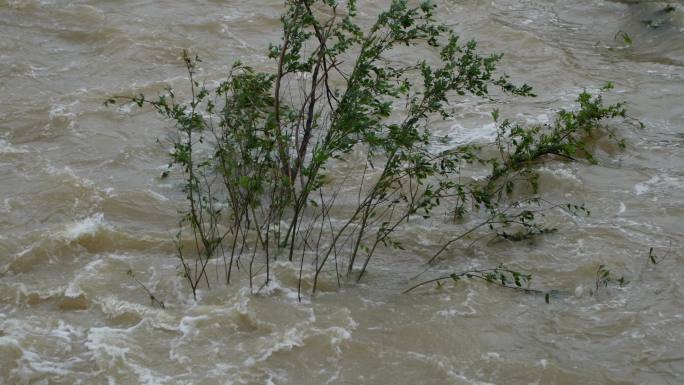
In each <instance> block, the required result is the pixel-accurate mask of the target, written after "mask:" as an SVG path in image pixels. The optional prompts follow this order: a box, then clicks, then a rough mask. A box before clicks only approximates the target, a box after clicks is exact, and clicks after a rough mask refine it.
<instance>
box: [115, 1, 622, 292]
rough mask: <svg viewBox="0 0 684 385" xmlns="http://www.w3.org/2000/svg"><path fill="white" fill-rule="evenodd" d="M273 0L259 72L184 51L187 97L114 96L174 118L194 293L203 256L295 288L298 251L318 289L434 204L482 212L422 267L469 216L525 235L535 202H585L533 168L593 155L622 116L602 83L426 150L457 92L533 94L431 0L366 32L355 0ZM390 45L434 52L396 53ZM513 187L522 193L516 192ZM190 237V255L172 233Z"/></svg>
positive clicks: (385, 17) (361, 267)
mask: <svg viewBox="0 0 684 385" xmlns="http://www.w3.org/2000/svg"><path fill="white" fill-rule="evenodd" d="M285 6H286V10H285V13H284V15H283V17H282V25H283V37H282V40H281V41H280V42H279V43H278V44H273V45H271V46H270V48H269V57H270V58H271V59H273V63H274V66H273V70H272V71H271V72H258V71H256V70H254V69H253V68H251V67H249V66H247V65H245V64H243V63H240V62H236V63H235V64H234V65H233V68H232V70H231V71H230V74H229V76H228V78H227V79H226V80H225V81H223V82H222V83H221V84H220V85H219V86H218V87H216V88H213V89H209V88H207V87H206V86H205V85H204V84H202V83H200V82H199V81H198V80H197V79H196V63H197V62H198V61H199V59H198V58H197V57H192V56H190V55H189V54H188V53H187V52H184V56H183V58H184V61H185V65H186V67H187V70H188V74H189V80H190V95H191V96H190V100H189V101H188V102H181V101H178V100H177V98H176V96H175V94H174V91H173V90H172V89H170V88H169V89H167V91H166V92H165V93H164V94H162V95H160V96H158V97H157V98H156V99H148V98H146V97H145V96H144V95H140V96H136V97H129V98H125V97H124V98H122V99H123V100H125V101H132V102H134V103H136V104H137V105H139V106H141V107H142V106H144V105H150V106H152V107H154V108H155V109H156V110H157V111H158V112H159V113H160V114H161V115H163V116H164V117H166V118H168V119H169V120H171V121H173V122H175V128H176V134H177V135H176V136H175V139H174V141H173V151H172V153H171V161H172V162H171V163H172V164H173V165H175V166H178V167H179V169H180V170H181V171H182V173H183V176H184V181H185V183H184V186H183V188H184V191H185V193H186V195H187V202H188V205H187V207H186V210H185V211H184V216H183V219H182V221H181V222H180V228H179V231H178V238H177V240H178V246H179V247H178V256H179V258H180V261H181V267H182V272H183V275H184V277H185V278H186V279H187V282H188V284H189V285H190V288H191V289H192V292H193V294H194V295H196V291H197V289H198V287H199V286H200V285H202V284H203V283H204V284H206V285H207V286H209V285H210V277H209V274H208V271H207V269H208V266H209V264H210V263H211V261H212V260H215V261H216V264H217V267H218V266H222V270H223V273H224V275H225V280H226V282H227V283H229V282H230V279H231V275H232V274H233V267H234V266H237V267H238V268H240V267H243V268H245V269H246V271H247V272H248V274H249V278H250V280H249V282H250V286H251V285H253V277H254V276H255V271H256V270H255V269H254V264H255V263H257V264H258V265H259V269H261V268H264V269H265V278H264V279H265V281H264V283H263V284H264V285H265V284H267V283H268V282H269V280H270V279H271V274H272V272H271V261H272V260H274V259H276V258H278V257H281V258H287V259H288V260H289V261H291V262H298V264H299V268H300V280H299V286H300V291H301V284H302V273H303V271H304V270H305V269H306V268H307V266H308V265H309V264H308V263H305V259H306V258H308V257H307V256H310V258H311V261H310V263H311V266H312V272H313V275H314V278H313V282H312V290H313V291H314V292H315V291H316V289H317V286H318V282H319V280H320V277H321V273H322V272H323V271H324V268H325V267H326V266H330V265H331V264H334V273H333V277H334V279H336V280H337V282H338V284H339V282H340V280H341V279H342V277H345V276H346V277H347V278H351V277H356V279H360V278H361V277H362V276H363V275H364V273H365V272H366V270H367V268H368V264H369V261H370V260H371V258H372V257H373V255H374V254H375V252H376V250H377V249H378V247H392V248H397V249H403V248H404V246H403V245H402V243H401V242H400V241H399V240H398V239H396V237H395V236H394V235H395V234H396V232H397V231H398V230H400V229H401V228H402V227H403V226H405V225H406V224H407V223H409V222H411V221H420V220H425V219H427V218H429V217H430V216H431V215H432V214H433V213H434V212H435V210H438V209H439V210H448V211H449V212H451V213H452V214H453V217H454V218H455V219H458V218H463V217H465V216H468V215H471V214H478V215H479V216H480V217H481V221H480V222H479V223H477V224H475V225H473V226H472V227H469V228H464V229H463V231H462V232H460V233H459V234H456V235H453V236H452V237H451V238H450V239H448V240H446V241H445V242H444V243H443V244H441V245H436V247H435V251H434V255H433V257H432V258H431V259H430V260H429V261H428V262H429V263H433V262H434V261H436V260H437V259H438V258H440V257H441V256H443V254H444V251H446V250H448V249H449V248H450V247H452V246H454V245H455V244H456V243H457V241H458V240H461V239H463V238H464V237H466V236H468V235H470V234H472V233H473V232H475V231H477V230H478V229H481V228H485V229H486V228H489V229H490V230H491V231H493V232H494V233H495V234H498V235H499V236H501V237H504V238H507V239H511V240H517V239H524V238H526V237H529V236H532V235H535V234H544V233H547V232H550V231H553V229H552V228H548V227H546V226H545V225H544V224H543V223H540V222H539V221H538V220H537V219H538V213H539V212H541V211H543V210H546V209H549V208H551V207H561V208H563V209H565V210H568V211H570V212H572V213H581V212H584V211H586V210H585V209H584V208H583V207H582V206H576V205H573V204H557V203H551V202H548V201H547V200H545V199H544V198H543V197H542V196H541V195H540V194H539V191H538V188H537V187H538V186H537V179H538V175H537V173H536V171H535V169H536V168H535V167H536V165H537V164H539V163H540V162H543V161H546V160H548V159H551V158H563V159H573V160H574V159H578V158H584V159H586V160H588V161H590V162H591V161H593V157H592V155H591V151H590V149H589V148H588V146H587V144H586V141H585V138H587V137H588V136H591V135H593V134H594V132H595V131H596V130H598V129H599V128H600V124H601V121H602V120H604V119H608V118H615V117H625V109H624V106H623V105H622V104H620V103H618V104H614V105H609V106H604V104H603V101H602V98H601V95H600V94H599V95H597V96H592V95H590V94H588V93H586V92H583V93H582V94H580V96H579V98H578V100H577V101H578V102H579V105H580V108H579V110H577V111H561V112H560V113H559V114H558V116H557V118H556V120H555V121H554V122H553V123H552V124H549V125H539V126H533V127H523V126H520V125H518V124H515V123H513V122H511V121H509V120H503V121H500V120H499V116H498V115H499V113H498V111H495V112H494V113H493V117H494V119H495V120H496V121H497V123H498V124H499V125H498V127H499V129H498V134H497V137H496V140H495V141H494V143H492V146H487V145H476V144H467V145H453V146H451V147H450V148H449V149H447V150H436V149H437V148H439V147H442V148H443V147H444V146H437V144H440V143H442V144H443V143H448V140H447V141H446V142H443V141H444V138H438V137H436V136H435V135H434V134H433V133H432V132H431V130H430V121H431V119H435V118H441V119H448V118H450V117H451V114H452V111H453V106H454V105H457V104H458V100H459V98H462V97H463V96H466V95H475V96H478V97H482V98H488V95H489V91H490V88H492V87H495V88H498V89H500V90H502V91H503V92H504V93H507V94H510V95H517V96H533V94H532V89H531V87H529V86H528V85H525V84H523V85H520V86H519V85H515V84H513V83H512V82H511V81H510V80H509V78H508V77H507V76H506V75H501V74H498V73H497V71H496V66H497V64H498V62H499V61H500V59H501V57H502V55H500V54H491V55H483V54H481V53H480V52H479V51H478V49H477V44H476V43H475V42H474V41H468V42H461V41H460V39H459V37H458V36H457V35H456V34H455V33H454V31H453V30H451V29H450V28H449V27H447V26H446V25H444V24H442V23H440V22H438V21H437V20H436V19H435V18H434V14H433V12H434V8H435V6H434V5H432V4H431V3H430V2H429V1H425V2H422V3H420V4H419V5H418V6H415V7H414V6H410V5H409V4H408V2H407V1H405V0H394V1H392V3H391V6H390V8H389V9H388V10H387V11H385V12H382V13H380V15H379V16H378V17H377V19H376V21H375V22H374V23H373V24H372V25H371V27H370V28H367V29H364V28H362V27H361V26H360V25H359V24H357V22H356V12H357V9H356V1H354V0H349V1H346V2H343V3H338V1H335V0H288V1H286V4H285ZM402 46H411V47H415V49H420V50H424V51H425V52H432V53H434V56H435V58H434V60H428V59H424V58H415V59H413V60H412V61H409V62H408V63H406V62H407V58H402V60H393V59H392V57H393V54H394V53H395V52H396V49H397V48H399V47H402ZM117 99H121V98H119V97H117V98H113V99H111V100H109V101H108V103H114V102H116V101H117ZM609 135H610V137H611V138H614V139H615V136H614V134H613V132H612V131H609ZM492 148H494V151H492V150H491V149H492ZM355 150H360V151H362V153H363V154H364V156H363V159H362V160H361V161H359V160H358V157H357V158H355V157H353V156H351V155H352V152H353V151H355ZM349 162H354V164H353V166H354V167H349V169H352V171H349V172H348V173H347V174H348V176H347V177H344V178H336V179H331V178H329V177H328V170H330V169H331V168H333V167H336V168H338V166H339V165H340V164H345V163H346V164H348V163H349ZM468 167H486V168H487V169H488V170H489V174H488V176H487V177H485V178H483V179H478V180H474V179H472V178H467V177H463V172H464V169H467V168H468ZM354 182H355V183H358V185H359V188H358V191H357V193H356V195H357V197H356V198H357V202H356V205H355V206H354V207H353V209H352V210H350V211H349V212H348V213H347V215H346V216H343V215H342V214H339V213H336V214H335V217H334V219H335V220H332V219H333V217H332V215H333V214H332V213H331V210H332V208H333V207H334V206H335V205H336V202H337V198H338V195H339V194H340V188H341V186H342V185H345V184H346V185H349V184H350V183H354ZM522 184H525V185H528V186H530V188H531V189H530V191H531V193H529V194H525V195H523V196H520V195H514V194H513V191H514V189H515V188H516V186H518V185H522ZM188 234H189V235H190V238H191V239H192V241H191V244H192V249H193V251H192V252H189V251H188V248H187V247H185V246H186V245H184V243H187V237H186V235H188ZM331 269H332V268H331ZM485 273H486V274H485ZM485 273H483V274H480V275H481V277H482V278H484V279H486V280H502V279H503V280H505V279H506V278H505V277H507V276H509V277H511V281H510V282H513V283H514V285H515V284H517V286H520V282H521V279H520V277H525V279H523V280H522V281H523V282H525V281H529V280H528V279H527V277H528V276H527V275H522V274H521V273H518V272H513V271H510V270H507V269H505V268H503V267H500V268H495V269H489V270H487V271H486V272H485ZM492 274H498V275H496V276H494V275H492ZM470 275H473V274H470ZM480 275H478V276H480ZM502 277H504V278H502ZM507 283H508V282H504V285H505V286H506V284H507Z"/></svg>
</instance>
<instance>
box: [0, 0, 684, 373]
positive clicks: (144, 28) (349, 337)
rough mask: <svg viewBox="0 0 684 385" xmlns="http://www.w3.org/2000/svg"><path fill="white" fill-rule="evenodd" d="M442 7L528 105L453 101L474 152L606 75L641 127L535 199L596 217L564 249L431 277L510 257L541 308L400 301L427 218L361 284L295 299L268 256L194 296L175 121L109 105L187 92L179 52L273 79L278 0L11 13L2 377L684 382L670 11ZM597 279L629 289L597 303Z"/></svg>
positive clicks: (554, 246)
mask: <svg viewBox="0 0 684 385" xmlns="http://www.w3.org/2000/svg"><path fill="white" fill-rule="evenodd" d="M379 3H382V4H379ZM436 3H437V5H438V6H439V7H440V8H439V9H440V11H439V17H440V18H441V19H442V20H444V21H446V22H448V23H449V24H451V25H453V26H454V28H455V29H456V30H457V31H458V32H459V33H460V34H462V35H463V36H464V37H465V38H476V39H477V40H479V41H480V42H481V47H482V49H483V50H484V51H487V52H504V53H505V56H504V59H503V61H502V64H501V68H502V69H504V70H505V71H506V72H507V73H508V74H510V75H511V76H512V78H513V79H515V80H517V81H519V82H528V83H530V84H532V85H533V86H534V87H535V90H536V92H537V94H538V95H539V96H538V97H536V98H534V99H508V98H507V99H504V100H502V101H501V103H499V104H492V103H485V102H484V101H482V100H477V99H475V98H467V99H466V100H465V101H464V105H463V107H462V108H461V111H462V113H461V114H460V115H459V116H458V117H457V119H455V120H454V121H449V122H446V123H441V124H440V125H439V126H438V127H435V129H437V130H441V132H444V133H450V134H451V135H452V136H453V137H456V138H460V139H461V140H463V141H472V140H475V141H480V140H487V139H488V138H491V136H492V134H493V130H494V126H493V125H492V124H491V118H490V117H489V114H490V112H491V110H492V109H493V108H494V107H495V106H497V105H498V107H499V108H500V109H501V111H502V115H503V116H507V117H511V118H515V119H517V120H519V121H523V122H526V121H527V122H544V121H547V120H549V119H552V118H553V114H554V111H556V110H557V109H558V108H571V107H573V99H574V96H575V95H576V94H577V93H578V92H579V91H581V90H582V89H584V88H586V89H590V90H595V89H597V87H599V86H601V85H602V84H603V83H604V82H606V81H612V82H613V83H614V84H615V90H614V91H613V92H612V93H611V94H610V96H609V97H608V98H609V99H610V100H611V101H615V100H625V101H627V102H628V104H629V109H630V114H631V115H632V116H634V117H636V118H638V119H640V120H642V121H643V123H644V124H645V125H646V128H645V129H643V130H640V129H639V128H637V127H636V126H634V127H632V126H629V125H624V126H621V129H620V135H621V136H622V137H623V138H625V139H626V140H627V148H626V149H625V150H618V149H616V148H612V147H610V146H607V147H605V148H604V147H601V146H599V148H598V150H597V156H598V160H599V164H598V165H593V166H590V165H586V164H580V163H567V162H551V163H549V164H547V165H545V166H543V168H542V170H541V174H542V179H541V188H542V191H544V192H545V193H546V194H548V195H549V196H551V197H556V198H559V199H565V200H568V201H572V202H576V203H583V204H586V206H587V208H589V209H590V210H591V211H592V215H591V216H589V217H587V218H571V217H568V216H564V215H563V214H561V213H555V214H553V213H552V214H550V217H551V219H550V220H551V221H555V222H556V223H557V226H558V227H559V230H560V231H559V232H558V233H556V234H551V235H548V236H545V237H543V238H538V239H536V240H535V241H533V242H525V243H519V244H511V243H508V242H504V241H493V240H485V241H484V242H480V243H478V244H476V245H475V246H474V247H471V248H463V249H459V248H456V249H454V250H452V251H451V252H450V254H449V255H448V257H447V258H445V260H444V261H443V262H442V263H441V264H440V265H438V266H436V267H434V268H433V270H431V271H429V272H428V273H425V274H424V276H423V277H424V278H425V279H427V278H430V277H433V276H436V275H438V274H440V273H441V274H443V273H444V272H448V271H460V270H464V269H468V268H474V267H486V266H495V265H497V264H499V263H506V264H507V265H509V266H512V267H515V268H517V269H520V270H524V271H528V272H530V273H531V274H533V275H534V279H533V286H534V287H537V288H540V289H542V290H551V289H553V290H556V291H555V293H558V294H557V295H555V296H554V297H553V298H552V300H551V303H550V304H545V302H544V298H541V297H539V296H534V295H525V294H521V293H518V292H514V291H509V290H502V289H500V288H497V287H495V286H491V285H487V284H484V283H479V282H466V281H463V282H460V283H459V284H458V286H456V287H451V286H449V285H447V286H445V287H443V288H442V289H434V288H431V289H428V290H422V291H416V292H415V293H412V294H407V295H402V294H400V293H401V291H402V290H403V289H405V288H407V287H408V286H410V284H411V283H412V282H414V281H410V278H411V277H412V276H414V275H415V274H417V273H418V272H420V271H421V270H422V269H424V267H425V266H424V265H423V263H424V262H425V260H426V258H427V256H429V255H430V252H429V250H426V249H427V248H428V245H434V244H435V241H436V239H435V237H438V236H441V235H439V234H440V231H437V230H440V229H441V230H443V229H444V228H447V229H448V226H450V225H449V224H448V223H447V221H445V220H444V218H441V217H440V218H435V219H434V220H433V221H432V222H430V223H428V224H425V223H421V224H420V225H418V224H416V225H415V226H413V227H411V226H409V227H408V228H406V229H405V231H404V232H403V234H404V235H403V236H402V237H403V238H402V240H403V241H404V242H405V243H406V244H407V245H408V246H409V247H408V251H406V252H402V253H396V252H394V251H392V252H389V251H383V252H380V254H379V255H378V256H377V258H376V259H375V260H374V261H373V263H371V267H370V271H369V274H368V276H367V277H366V278H365V279H364V280H363V281H362V282H361V283H360V284H343V285H342V288H339V289H338V288H336V285H335V284H334V283H333V282H328V284H327V286H324V290H323V291H322V292H321V293H318V294H317V295H316V296H315V297H311V296H310V295H307V296H305V298H304V301H303V302H302V303H299V302H298V301H297V296H296V280H297V271H296V267H295V266H290V265H289V264H287V263H284V262H278V264H277V265H276V266H275V270H276V276H277V280H276V281H275V282H274V283H273V284H271V285H270V286H268V287H267V288H266V289H264V290H263V291H262V292H261V293H260V294H258V295H253V294H251V292H250V290H249V288H248V287H247V286H245V285H242V284H240V283H239V282H238V283H237V284H235V285H232V286H230V287H225V286H221V285H217V286H215V287H213V288H212V289H211V290H206V289H204V288H203V289H202V290H201V292H200V298H199V300H198V301H194V300H193V299H192V295H191V293H190V291H189V290H188V288H187V287H186V286H185V283H184V282H183V280H182V278H181V276H180V275H179V270H178V261H177V259H176V258H175V254H174V249H175V246H174V243H173V240H172V239H173V233H174V232H175V229H176V224H177V221H178V214H177V210H178V209H179V208H181V207H182V205H183V204H184V196H183V194H182V193H181V192H180V189H179V185H178V183H175V182H174V180H175V179H174V178H173V177H171V178H166V179H161V178H160V172H161V171H162V170H164V169H165V168H166V165H167V163H168V158H167V156H168V146H166V145H165V142H164V138H166V135H167V134H168V132H169V130H170V128H169V125H168V124H167V123H166V122H163V121H161V120H159V119H158V118H157V117H156V116H155V114H154V113H153V112H151V111H145V110H143V111H140V110H135V109H131V110H128V109H126V108H112V107H110V108H106V107H104V106H103V105H102V102H103V100H105V99H106V98H107V97H109V96H110V95H115V94H118V95H134V94H138V93H141V92H146V93H152V94H154V93H155V92H157V90H159V89H161V88H162V87H163V86H164V85H167V84H172V85H175V86H178V87H182V86H183V84H184V83H183V82H184V79H185V73H184V69H183V67H182V63H181V61H180V53H181V50H182V49H184V48H192V49H193V52H196V53H197V54H198V55H200V56H201V57H202V58H203V60H204V61H203V63H202V68H201V72H200V76H201V77H203V78H206V79H209V80H215V79H220V78H221V77H222V76H224V75H225V74H226V72H227V70H228V69H229V68H230V64H231V63H232V61H233V60H235V59H238V58H239V59H241V60H242V61H244V62H246V63H249V64H251V65H254V66H256V67H258V68H267V66H268V65H269V64H270V63H269V62H268V61H267V59H265V55H264V53H265V47H266V46H267V44H268V42H270V41H277V39H278V36H279V31H280V24H279V15H280V13H281V11H282V2H281V1H270V0H268V1H267V0H253V1H243V0H241V1H193V2H185V1H165V2H158V1H117V2H114V1H109V2H102V1H59V0H58V1H48V0H46V1H38V0H26V1H4V2H2V3H0V384H107V383H108V384H269V383H270V384H302V385H303V384H681V383H684V284H683V283H682V282H684V268H682V266H683V265H682V263H683V261H682V259H681V258H682V256H681V254H682V253H681V251H682V245H683V244H684V193H683V191H684V3H681V2H679V3H677V2H670V4H671V5H673V6H674V7H675V10H674V11H673V12H664V11H663V9H664V8H665V6H666V5H667V4H666V3H664V2H636V1H631V2H627V1H623V2H615V1H593V0H572V1H567V0H494V1H443V0H439V1H437V2H436ZM380 5H382V6H384V5H386V2H385V1H383V2H363V3H362V4H360V9H361V17H362V18H364V17H366V16H367V15H366V14H365V13H364V12H365V11H366V10H367V11H368V12H369V13H375V12H377V9H378V8H379V6H380ZM620 31H622V33H619V32H620ZM625 33H626V34H627V35H628V36H629V37H630V38H631V40H632V44H631V45H628V44H626V41H625V40H624V39H623V37H622V36H623V35H624V34H625ZM405 54H406V55H407V57H409V56H410V55H412V52H411V51H410V50H408V49H407V50H406V52H405ZM157 139H160V140H159V141H158V140H157ZM333 177H334V175H333ZM651 247H652V248H653V250H654V253H656V254H657V255H659V256H666V258H665V259H664V260H663V261H662V262H661V263H659V264H658V265H653V264H652V263H650V262H649V259H648V253H649V249H650V248H651ZM599 264H605V265H606V266H607V268H609V269H610V271H611V273H612V274H614V275H615V276H621V275H624V276H625V278H626V279H627V280H628V281H629V283H628V284H627V285H626V286H624V287H617V286H610V287H609V288H608V289H602V290H601V291H600V292H599V294H598V295H590V294H589V291H590V289H592V287H593V285H594V282H595V272H596V269H597V267H598V265H599ZM129 270H132V271H133V272H135V276H136V278H137V279H139V280H140V281H141V282H143V283H144V284H145V285H146V286H148V287H149V288H150V289H151V290H152V291H153V292H154V293H155V295H157V296H158V297H159V298H161V299H162V300H163V301H164V302H165V304H166V309H159V308H158V307H155V306H154V304H152V303H151V302H150V300H149V298H148V296H147V294H146V293H145V291H144V290H142V289H141V287H140V286H138V284H137V283H136V282H135V281H134V280H133V279H131V277H129V276H128V275H127V272H128V271H129ZM305 279H310V277H309V278H307V277H305Z"/></svg>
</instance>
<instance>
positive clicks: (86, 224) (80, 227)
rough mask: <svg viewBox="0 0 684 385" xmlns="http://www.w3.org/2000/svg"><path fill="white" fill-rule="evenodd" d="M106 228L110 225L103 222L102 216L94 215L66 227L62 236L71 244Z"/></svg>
mask: <svg viewBox="0 0 684 385" xmlns="http://www.w3.org/2000/svg"><path fill="white" fill-rule="evenodd" d="M108 228H110V225H109V224H108V223H107V222H106V221H105V219H104V214H102V213H96V214H94V215H91V216H89V217H86V218H84V219H82V220H80V221H77V222H74V223H72V224H70V225H68V226H67V228H66V229H65V230H64V231H63V232H62V235H63V237H64V238H65V239H66V240H67V241H70V242H71V241H75V240H77V239H79V238H81V237H84V236H89V235H95V234H96V233H97V232H98V231H99V230H101V229H108Z"/></svg>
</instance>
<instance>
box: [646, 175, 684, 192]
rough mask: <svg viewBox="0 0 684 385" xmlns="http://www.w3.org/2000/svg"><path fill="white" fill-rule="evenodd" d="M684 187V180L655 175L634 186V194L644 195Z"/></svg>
mask: <svg viewBox="0 0 684 385" xmlns="http://www.w3.org/2000/svg"><path fill="white" fill-rule="evenodd" d="M683 187H684V180H682V179H681V178H678V177H673V176H669V175H654V176H653V177H651V179H649V180H647V181H645V182H640V183H637V184H635V185H634V193H635V194H636V195H643V194H645V193H647V192H650V191H653V190H660V191H662V190H673V189H677V190H679V189H681V188H683Z"/></svg>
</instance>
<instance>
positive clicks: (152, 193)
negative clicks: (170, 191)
mask: <svg viewBox="0 0 684 385" xmlns="http://www.w3.org/2000/svg"><path fill="white" fill-rule="evenodd" d="M145 192H146V193H147V194H148V195H150V196H151V197H153V198H154V199H156V200H158V201H160V202H166V201H168V200H169V198H167V197H165V196H164V195H162V194H160V193H158V192H156V191H152V190H150V189H147V190H145Z"/></svg>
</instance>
